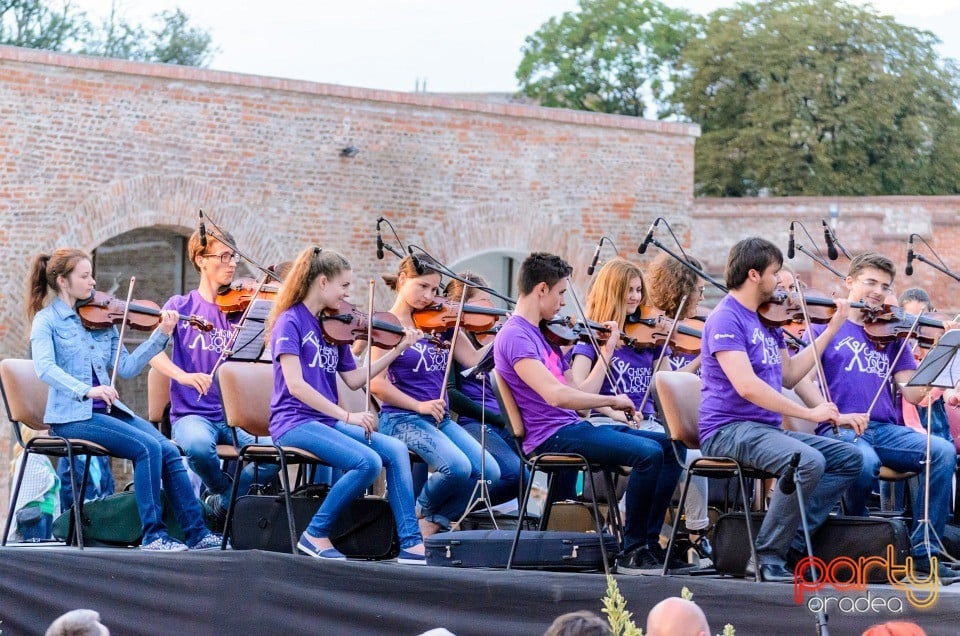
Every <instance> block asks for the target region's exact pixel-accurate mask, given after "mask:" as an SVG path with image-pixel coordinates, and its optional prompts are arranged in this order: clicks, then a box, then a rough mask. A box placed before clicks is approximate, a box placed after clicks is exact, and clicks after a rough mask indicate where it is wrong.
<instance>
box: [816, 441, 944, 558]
mask: <svg viewBox="0 0 960 636" xmlns="http://www.w3.org/2000/svg"><path fill="white" fill-rule="evenodd" d="M825 435H828V436H830V437H838V438H839V439H841V440H844V441H845V442H851V443H853V437H854V433H853V431H852V430H851V429H848V428H842V429H840V434H839V436H837V435H836V434H835V433H834V432H833V431H829V430H828V431H827V433H825ZM854 445H855V446H856V447H857V448H858V449H859V450H860V452H861V453H862V454H863V468H862V470H861V471H860V474H859V476H858V477H857V480H856V482H855V483H854V484H853V485H852V486H851V487H850V489H849V490H848V491H847V493H846V495H844V498H843V503H844V506H846V509H847V514H851V515H863V514H866V510H867V505H866V501H867V497H868V496H869V495H870V492H871V491H872V490H873V485H874V483H875V482H876V480H877V477H878V476H879V475H880V466H881V465H883V466H889V467H890V468H892V469H893V470H896V471H900V472H916V473H921V475H920V487H919V488H917V489H915V491H914V498H913V529H916V527H917V521H918V519H920V518H921V517H923V499H924V491H925V488H924V487H925V483H924V482H925V479H924V477H923V474H922V473H923V467H924V462H925V461H926V452H927V436H926V435H924V434H923V433H918V432H917V431H915V430H913V429H911V428H907V427H906V426H900V425H898V424H889V423H887V422H870V425H869V426H868V427H867V430H866V431H864V432H863V435H861V436H860V438H859V439H857V441H856V442H855V443H854ZM956 465H957V451H956V449H955V448H954V446H953V444H951V443H950V442H948V441H946V440H944V439H942V438H940V437H937V436H935V435H934V436H932V437H930V526H931V527H932V528H933V530H934V531H935V532H936V533H937V536H940V537H942V536H943V531H944V529H945V528H946V523H947V516H948V515H949V514H950V495H951V490H952V487H951V484H952V480H953V471H954V469H955V468H956ZM932 548H933V550H932V551H933V553H935V554H936V553H939V548H938V546H937V545H935V544H934V545H933V546H932ZM913 553H914V554H915V555H917V556H919V555H921V554H926V547H925V546H923V545H922V544H920V545H916V546H914V550H913Z"/></svg>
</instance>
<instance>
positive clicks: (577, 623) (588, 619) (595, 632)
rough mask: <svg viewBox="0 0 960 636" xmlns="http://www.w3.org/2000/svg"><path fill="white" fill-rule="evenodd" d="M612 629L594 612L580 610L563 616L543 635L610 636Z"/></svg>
mask: <svg viewBox="0 0 960 636" xmlns="http://www.w3.org/2000/svg"><path fill="white" fill-rule="evenodd" d="M609 635H610V627H609V626H608V625H607V621H605V620H603V619H602V618H600V617H599V616H597V615H596V614H594V613H593V612H588V611H587V610H580V611H579V612H570V613H569V614H561V615H560V616H558V617H557V618H556V619H555V620H554V621H553V623H552V624H551V625H550V627H549V628H547V631H545V632H544V633H543V636H609Z"/></svg>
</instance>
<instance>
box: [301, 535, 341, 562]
mask: <svg viewBox="0 0 960 636" xmlns="http://www.w3.org/2000/svg"><path fill="white" fill-rule="evenodd" d="M297 550H300V551H301V552H303V553H304V554H307V555H309V556H312V557H313V558H314V559H326V560H327V561H346V559H347V557H346V556H345V555H344V554H343V552H341V551H340V550H337V549H336V548H326V549H324V550H321V549H319V548H317V547H316V546H315V545H313V544H312V543H310V541H309V540H308V539H305V538H304V537H303V535H300V540H299V541H297Z"/></svg>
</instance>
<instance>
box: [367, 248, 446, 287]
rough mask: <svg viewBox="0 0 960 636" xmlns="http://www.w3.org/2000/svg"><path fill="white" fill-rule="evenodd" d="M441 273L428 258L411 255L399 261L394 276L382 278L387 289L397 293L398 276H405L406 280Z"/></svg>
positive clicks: (437, 266)
mask: <svg viewBox="0 0 960 636" xmlns="http://www.w3.org/2000/svg"><path fill="white" fill-rule="evenodd" d="M441 273H442V272H441V271H440V265H439V264H438V263H437V262H436V261H435V260H433V259H432V258H430V257H429V256H426V255H420V256H417V255H414V254H411V255H410V256H407V257H404V259H403V260H402V261H400V267H398V268H397V273H396V274H384V275H383V276H382V278H383V282H385V283H386V284H387V287H389V288H390V289H392V290H393V291H397V281H399V280H400V274H406V276H407V278H419V277H420V276H427V275H429V274H441Z"/></svg>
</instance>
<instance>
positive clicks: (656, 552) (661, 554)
mask: <svg viewBox="0 0 960 636" xmlns="http://www.w3.org/2000/svg"><path fill="white" fill-rule="evenodd" d="M676 547H677V546H674V550H673V554H674V556H671V557H670V563H668V564H667V571H668V572H669V571H671V570H689V569H690V568H692V567H696V566H695V565H694V564H693V563H687V562H686V561H684V560H683V559H680V558H678V557H677V556H676V554H677V550H676ZM647 549H648V550H650V554H652V555H653V558H655V559H656V560H657V561H658V562H659V563H660V568H661V570H662V568H663V562H664V561H666V559H667V550H666V549H665V548H661V547H660V544H659V543H657V544H655V545H652V546H650V547H648V548H647Z"/></svg>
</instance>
